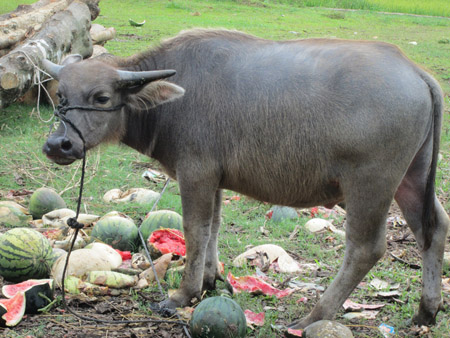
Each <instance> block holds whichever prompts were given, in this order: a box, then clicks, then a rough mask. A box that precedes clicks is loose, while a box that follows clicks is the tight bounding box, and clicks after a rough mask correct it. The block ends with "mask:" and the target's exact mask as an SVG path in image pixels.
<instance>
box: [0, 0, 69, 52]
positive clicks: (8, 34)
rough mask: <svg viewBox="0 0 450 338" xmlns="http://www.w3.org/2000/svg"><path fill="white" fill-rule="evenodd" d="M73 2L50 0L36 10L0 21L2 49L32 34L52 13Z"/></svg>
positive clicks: (0, 47)
mask: <svg viewBox="0 0 450 338" xmlns="http://www.w3.org/2000/svg"><path fill="white" fill-rule="evenodd" d="M71 2H72V0H59V1H55V2H49V3H47V4H45V5H44V6H42V7H39V8H38V9H36V10H32V11H30V12H28V11H27V12H26V13H23V14H22V15H18V16H12V17H11V18H9V19H7V20H4V21H2V22H0V49H5V48H10V47H11V46H13V45H15V44H16V43H18V42H20V41H22V40H24V39H26V38H27V37H30V36H32V35H33V34H34V33H35V32H37V31H39V30H40V29H41V27H42V25H43V24H44V23H45V22H46V21H47V20H48V19H49V18H50V17H51V16H52V15H54V14H55V13H57V12H59V11H62V10H63V9H65V8H67V6H69V4H70V3H71Z"/></svg>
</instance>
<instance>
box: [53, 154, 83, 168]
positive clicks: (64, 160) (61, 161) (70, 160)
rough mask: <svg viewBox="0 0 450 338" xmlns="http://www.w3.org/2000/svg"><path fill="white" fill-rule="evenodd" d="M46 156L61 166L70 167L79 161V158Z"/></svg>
mask: <svg viewBox="0 0 450 338" xmlns="http://www.w3.org/2000/svg"><path fill="white" fill-rule="evenodd" d="M46 156H47V158H48V159H49V160H50V161H52V162H55V163H56V164H59V165H69V164H72V163H73V162H75V161H76V160H77V158H68V157H61V156H52V155H48V154H47V155H46Z"/></svg>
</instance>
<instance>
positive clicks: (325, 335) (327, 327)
mask: <svg viewBox="0 0 450 338" xmlns="http://www.w3.org/2000/svg"><path fill="white" fill-rule="evenodd" d="M303 337H307V338H351V337H353V334H352V331H350V329H349V328H348V327H346V326H345V325H342V324H340V323H338V322H333V321H331V320H320V321H318V322H315V323H312V324H311V325H309V326H307V327H306V328H305V330H304V331H303Z"/></svg>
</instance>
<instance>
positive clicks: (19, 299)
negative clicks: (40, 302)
mask: <svg viewBox="0 0 450 338" xmlns="http://www.w3.org/2000/svg"><path fill="white" fill-rule="evenodd" d="M25 307H26V298H25V293H24V292H18V293H16V295H15V296H14V297H13V298H10V299H0V316H2V317H1V318H0V326H2V327H5V326H16V325H17V324H19V322H20V321H21V320H22V317H23V315H24V314H25Z"/></svg>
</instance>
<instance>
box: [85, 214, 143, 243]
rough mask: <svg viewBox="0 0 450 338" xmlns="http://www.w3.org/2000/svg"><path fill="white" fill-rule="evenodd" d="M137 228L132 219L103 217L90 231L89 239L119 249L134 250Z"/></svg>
mask: <svg viewBox="0 0 450 338" xmlns="http://www.w3.org/2000/svg"><path fill="white" fill-rule="evenodd" d="M138 237H139V234H138V228H137V226H136V225H135V224H134V222H133V221H131V220H129V219H127V218H124V217H119V216H112V217H107V218H103V219H101V220H100V221H98V222H97V223H96V224H95V225H94V228H93V229H92V232H91V241H92V242H93V241H95V240H97V241H100V242H103V243H106V244H109V245H111V246H112V247H113V248H114V249H118V250H121V251H136V249H137V246H138Z"/></svg>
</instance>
